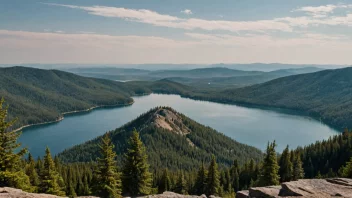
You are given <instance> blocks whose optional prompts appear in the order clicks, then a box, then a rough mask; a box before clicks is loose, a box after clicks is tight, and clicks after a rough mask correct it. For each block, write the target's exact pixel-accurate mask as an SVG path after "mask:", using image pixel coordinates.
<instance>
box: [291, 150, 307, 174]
mask: <svg viewBox="0 0 352 198" xmlns="http://www.w3.org/2000/svg"><path fill="white" fill-rule="evenodd" d="M303 178H304V170H303V168H302V161H301V155H300V154H299V153H298V154H296V155H295V158H294V160H293V174H292V179H293V180H298V179H303Z"/></svg>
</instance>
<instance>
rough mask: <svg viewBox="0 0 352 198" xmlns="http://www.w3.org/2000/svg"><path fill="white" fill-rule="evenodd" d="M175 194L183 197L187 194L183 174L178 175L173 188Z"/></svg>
mask: <svg viewBox="0 0 352 198" xmlns="http://www.w3.org/2000/svg"><path fill="white" fill-rule="evenodd" d="M175 192H176V193H179V194H183V195H184V194H186V193H187V183H186V180H185V176H184V175H183V172H181V173H180V174H179V175H178V179H177V182H176V186H175Z"/></svg>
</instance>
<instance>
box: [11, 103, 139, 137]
mask: <svg viewBox="0 0 352 198" xmlns="http://www.w3.org/2000/svg"><path fill="white" fill-rule="evenodd" d="M133 103H134V101H132V102H130V103H127V104H116V105H99V106H94V107H90V108H88V109H83V110H75V111H67V112H63V113H61V116H60V117H59V118H57V119H56V120H53V121H47V122H40V123H36V124H27V125H24V126H21V127H19V128H17V129H14V131H16V132H17V131H21V130H22V129H25V128H28V127H32V126H38V125H45V124H53V123H57V122H60V121H62V120H64V119H65V117H64V115H70V114H75V113H82V112H89V111H92V110H95V109H98V108H104V107H125V106H130V105H132V104H133Z"/></svg>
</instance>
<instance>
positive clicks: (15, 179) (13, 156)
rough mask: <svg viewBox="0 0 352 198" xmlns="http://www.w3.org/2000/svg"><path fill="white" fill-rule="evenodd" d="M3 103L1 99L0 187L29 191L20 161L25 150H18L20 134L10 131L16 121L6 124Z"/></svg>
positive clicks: (5, 110) (28, 182)
mask: <svg viewBox="0 0 352 198" xmlns="http://www.w3.org/2000/svg"><path fill="white" fill-rule="evenodd" d="M4 102H5V100H4V99H3V98H2V99H0V187H2V186H8V187H14V188H20V189H23V190H25V191H31V190H32V188H31V185H30V181H29V177H28V176H27V175H26V174H25V172H24V170H23V168H22V167H21V161H22V160H21V159H22V157H23V156H24V155H25V154H26V152H27V149H26V148H22V149H19V148H20V147H21V144H20V143H17V139H18V138H19V136H20V135H21V133H20V132H16V131H14V130H11V127H12V126H13V124H14V123H15V122H16V119H15V120H12V121H9V122H7V107H5V108H4V107H3V105H4ZM16 151H18V152H16Z"/></svg>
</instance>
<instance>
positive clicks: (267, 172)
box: [259, 141, 280, 186]
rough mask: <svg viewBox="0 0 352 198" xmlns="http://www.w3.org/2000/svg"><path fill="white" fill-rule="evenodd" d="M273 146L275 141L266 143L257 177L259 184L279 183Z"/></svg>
mask: <svg viewBox="0 0 352 198" xmlns="http://www.w3.org/2000/svg"><path fill="white" fill-rule="evenodd" d="M275 147H276V143H275V141H274V142H273V143H271V144H269V143H268V146H267V148H266V155H265V158H264V162H263V167H262V171H261V175H260V177H259V185H260V186H272V185H279V184H280V176H279V165H278V163H277V157H276V152H275Z"/></svg>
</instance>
